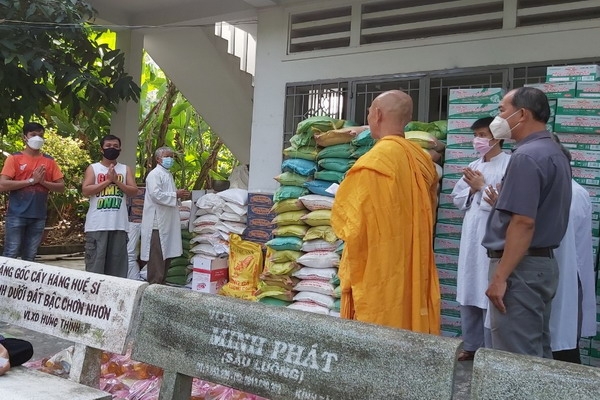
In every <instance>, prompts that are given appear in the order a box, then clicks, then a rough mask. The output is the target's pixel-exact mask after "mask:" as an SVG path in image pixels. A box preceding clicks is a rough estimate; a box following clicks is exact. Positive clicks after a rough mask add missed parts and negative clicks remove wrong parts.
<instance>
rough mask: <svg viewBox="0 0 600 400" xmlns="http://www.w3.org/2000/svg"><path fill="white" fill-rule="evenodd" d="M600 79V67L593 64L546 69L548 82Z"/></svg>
mask: <svg viewBox="0 0 600 400" xmlns="http://www.w3.org/2000/svg"><path fill="white" fill-rule="evenodd" d="M598 77H600V66H598V65H593V64H592V65H565V66H560V67H548V68H547V69H546V82H561V81H562V82H564V81H595V80H597V79H598Z"/></svg>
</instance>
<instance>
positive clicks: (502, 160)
mask: <svg viewBox="0 0 600 400" xmlns="http://www.w3.org/2000/svg"><path fill="white" fill-rule="evenodd" d="M492 120H493V118H492V117H489V118H481V119H479V120H477V121H475V123H474V124H473V126H472V127H471V129H472V130H473V132H474V136H475V137H474V140H473V146H474V147H475V149H476V150H477V151H478V152H479V154H480V155H481V158H478V159H477V160H475V161H473V162H472V163H470V164H469V166H468V167H467V168H465V170H464V175H463V177H462V178H461V179H460V180H459V181H458V182H457V183H456V185H455V186H454V189H453V190H452V197H453V201H454V205H455V206H456V207H458V209H460V210H463V211H465V218H464V220H463V225H462V232H461V238H460V250H459V256H458V275H457V289H456V301H457V302H458V303H459V304H460V314H461V324H462V334H463V342H464V344H463V350H462V351H461V352H460V353H459V355H458V360H459V361H468V360H472V359H473V357H474V356H475V352H476V351H477V349H478V348H480V347H491V334H490V332H489V330H485V329H484V321H485V317H486V310H487V307H488V298H487V297H486V295H485V290H486V289H487V287H488V268H487V266H488V264H489V261H490V259H489V258H488V256H487V253H486V250H485V248H484V247H483V246H482V245H481V239H482V238H483V235H484V234H485V226H486V223H487V220H488V216H489V214H490V210H491V209H492V206H491V205H490V204H488V202H487V201H486V197H485V193H484V192H485V189H486V188H488V187H490V186H491V187H496V185H498V184H499V183H500V182H501V181H502V177H503V176H504V172H505V171H506V167H507V166H508V162H509V160H510V155H508V154H506V153H504V152H503V151H502V148H501V146H502V141H500V140H497V139H494V138H493V136H492V133H491V132H490V130H489V124H490V123H491V122H492Z"/></svg>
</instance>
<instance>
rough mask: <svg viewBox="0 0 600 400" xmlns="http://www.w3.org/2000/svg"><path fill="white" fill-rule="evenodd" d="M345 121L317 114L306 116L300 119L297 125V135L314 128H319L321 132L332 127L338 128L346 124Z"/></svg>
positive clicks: (306, 132) (309, 131)
mask: <svg viewBox="0 0 600 400" xmlns="http://www.w3.org/2000/svg"><path fill="white" fill-rule="evenodd" d="M344 123H345V121H344V120H343V119H335V118H331V117H327V116H324V115H317V116H314V117H309V118H306V119H305V120H303V121H300V123H299V124H298V126H297V127H296V134H297V135H304V134H308V133H310V134H311V135H312V133H313V132H312V130H317V129H318V130H319V131H321V132H327V131H329V130H332V129H338V128H341V127H342V126H344Z"/></svg>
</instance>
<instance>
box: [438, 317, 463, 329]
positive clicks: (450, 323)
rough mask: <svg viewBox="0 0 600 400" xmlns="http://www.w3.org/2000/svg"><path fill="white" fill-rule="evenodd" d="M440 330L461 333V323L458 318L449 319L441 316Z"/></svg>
mask: <svg viewBox="0 0 600 400" xmlns="http://www.w3.org/2000/svg"><path fill="white" fill-rule="evenodd" d="M441 329H444V330H447V331H451V332H452V331H455V332H461V331H462V322H461V319H460V317H451V316H449V315H442V316H441Z"/></svg>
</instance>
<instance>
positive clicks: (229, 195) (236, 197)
mask: <svg viewBox="0 0 600 400" xmlns="http://www.w3.org/2000/svg"><path fill="white" fill-rule="evenodd" d="M217 196H219V197H220V198H221V199H223V200H225V201H229V202H231V203H235V204H237V205H240V206H245V205H247V204H248V191H247V190H244V189H227V190H223V191H222V192H219V193H217Z"/></svg>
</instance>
